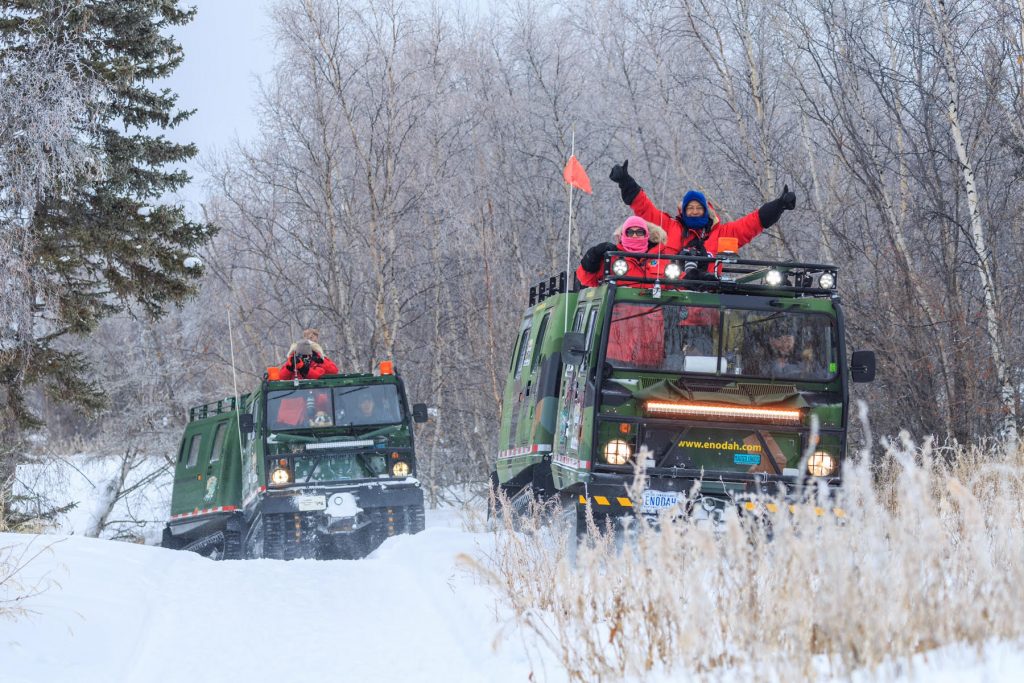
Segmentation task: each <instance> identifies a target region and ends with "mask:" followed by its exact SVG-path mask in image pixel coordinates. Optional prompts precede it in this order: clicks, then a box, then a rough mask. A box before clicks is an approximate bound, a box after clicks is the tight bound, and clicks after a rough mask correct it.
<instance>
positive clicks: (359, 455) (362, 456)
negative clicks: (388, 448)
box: [356, 453, 377, 477]
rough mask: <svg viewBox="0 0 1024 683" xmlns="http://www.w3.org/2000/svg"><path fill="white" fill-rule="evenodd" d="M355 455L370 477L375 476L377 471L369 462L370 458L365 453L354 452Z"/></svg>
mask: <svg viewBox="0 0 1024 683" xmlns="http://www.w3.org/2000/svg"><path fill="white" fill-rule="evenodd" d="M356 457H357V458H359V464H361V465H362V466H363V468H365V469H366V473H367V474H369V475H370V476H371V477H375V476H377V471H376V470H374V469H373V465H372V464H370V459H369V458H367V457H366V453H356Z"/></svg>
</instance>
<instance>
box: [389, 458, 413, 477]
mask: <svg viewBox="0 0 1024 683" xmlns="http://www.w3.org/2000/svg"><path fill="white" fill-rule="evenodd" d="M410 472H412V468H411V467H409V463H407V462H405V461H404V460H399V461H398V462H396V463H394V464H393V465H391V476H392V477H408V476H409V473H410Z"/></svg>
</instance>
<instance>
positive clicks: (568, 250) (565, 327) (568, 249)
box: [562, 121, 576, 334]
mask: <svg viewBox="0 0 1024 683" xmlns="http://www.w3.org/2000/svg"><path fill="white" fill-rule="evenodd" d="M569 155H570V156H569V158H570V159H571V158H572V157H573V156H576V122H575V121H574V122H573V124H572V150H571V151H570V153H569ZM568 185H569V233H568V234H567V235H566V237H565V274H566V277H568V275H569V273H571V272H572V271H571V270H570V266H571V264H572V261H571V254H572V183H568ZM562 303H563V305H564V306H565V321H564V323H563V327H562V333H563V334H564V333H566V332H568V331H569V302H568V301H564V302H562Z"/></svg>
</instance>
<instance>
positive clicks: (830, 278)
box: [818, 273, 836, 289]
mask: <svg viewBox="0 0 1024 683" xmlns="http://www.w3.org/2000/svg"><path fill="white" fill-rule="evenodd" d="M818 286H819V287H821V288H822V289H832V288H833V287H835V286H836V276H835V275H833V274H832V273H822V274H821V277H819V278H818Z"/></svg>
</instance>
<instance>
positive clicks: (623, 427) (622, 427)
mask: <svg viewBox="0 0 1024 683" xmlns="http://www.w3.org/2000/svg"><path fill="white" fill-rule="evenodd" d="M619 431H620V432H621V433H623V434H629V425H628V424H626V423H625V422H622V423H620V424H619Z"/></svg>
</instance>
